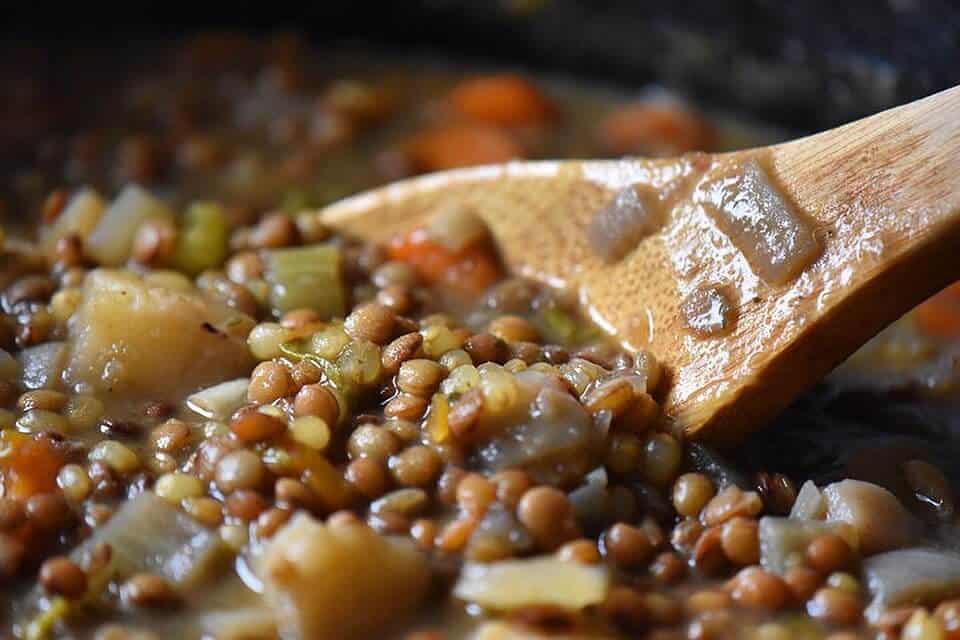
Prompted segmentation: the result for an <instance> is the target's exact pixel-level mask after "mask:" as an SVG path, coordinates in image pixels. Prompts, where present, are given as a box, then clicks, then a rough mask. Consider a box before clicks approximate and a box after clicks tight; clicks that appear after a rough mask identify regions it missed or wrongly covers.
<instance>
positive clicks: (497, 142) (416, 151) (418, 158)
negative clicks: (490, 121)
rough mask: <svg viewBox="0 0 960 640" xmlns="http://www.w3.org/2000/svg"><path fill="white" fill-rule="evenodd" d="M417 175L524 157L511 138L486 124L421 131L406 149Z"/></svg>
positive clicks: (518, 146)
mask: <svg viewBox="0 0 960 640" xmlns="http://www.w3.org/2000/svg"><path fill="white" fill-rule="evenodd" d="M405 150H406V154H407V157H408V159H409V161H410V164H411V166H412V167H413V169H414V170H415V171H417V172H428V171H443V170H444V169H454V168H457V167H468V166H473V165H481V164H495V163H498V162H506V161H508V160H512V159H514V158H520V157H523V149H521V148H520V145H518V144H517V143H516V142H514V141H513V139H512V138H511V137H510V136H509V135H507V134H506V133H504V132H503V131H501V130H499V129H497V128H496V127H491V126H487V125H450V126H444V127H439V128H436V129H428V130H426V131H421V132H420V133H418V134H417V135H415V136H414V137H413V138H412V139H411V140H410V141H409V142H408V143H407V145H406V147H405Z"/></svg>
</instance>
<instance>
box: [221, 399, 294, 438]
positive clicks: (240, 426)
mask: <svg viewBox="0 0 960 640" xmlns="http://www.w3.org/2000/svg"><path fill="white" fill-rule="evenodd" d="M286 429H287V425H286V424H285V423H284V422H283V420H280V419H279V418H277V417H275V416H272V415H268V414H266V413H263V412H261V411H258V410H257V409H256V407H247V408H244V409H240V410H239V411H237V413H235V414H234V415H233V418H232V419H231V420H230V431H232V432H233V433H234V435H235V436H237V438H239V439H240V440H242V441H243V442H260V441H262V440H268V439H269V438H272V437H274V436H277V435H279V434H281V433H283V432H284V431H286Z"/></svg>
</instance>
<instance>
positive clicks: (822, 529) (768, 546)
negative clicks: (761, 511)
mask: <svg viewBox="0 0 960 640" xmlns="http://www.w3.org/2000/svg"><path fill="white" fill-rule="evenodd" d="M825 533H834V534H836V535H838V536H841V537H842V538H843V539H844V540H846V541H847V543H848V544H849V545H850V547H851V548H853V549H856V548H857V547H858V540H857V535H856V532H855V531H854V530H853V528H852V527H850V526H849V525H847V524H845V523H843V522H821V521H819V520H795V519H792V518H775V517H772V516H766V517H764V518H760V524H759V528H758V531H757V535H758V537H759V539H760V564H761V565H763V568H764V569H766V570H767V571H772V572H773V573H777V574H783V573H784V572H786V570H787V569H789V568H790V566H791V564H792V561H793V559H794V558H793V557H794V556H795V555H796V554H801V555H802V554H803V553H804V552H805V551H806V548H807V545H808V544H810V541H811V540H813V539H814V538H816V537H817V536H819V535H822V534H825Z"/></svg>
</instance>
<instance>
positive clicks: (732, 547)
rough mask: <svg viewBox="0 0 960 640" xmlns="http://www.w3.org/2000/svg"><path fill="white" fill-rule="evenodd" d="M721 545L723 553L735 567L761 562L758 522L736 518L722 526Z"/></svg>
mask: <svg viewBox="0 0 960 640" xmlns="http://www.w3.org/2000/svg"><path fill="white" fill-rule="evenodd" d="M720 543H721V546H722V547H723V553H724V554H725V555H726V556H727V559H728V560H730V562H732V563H733V564H735V565H739V566H745V565H751V564H756V563H757V562H759V561H760V542H759V539H758V537H757V521H756V520H753V519H751V518H743V517H736V518H733V519H732V520H728V521H727V522H725V523H724V524H723V525H722V529H721V534H720Z"/></svg>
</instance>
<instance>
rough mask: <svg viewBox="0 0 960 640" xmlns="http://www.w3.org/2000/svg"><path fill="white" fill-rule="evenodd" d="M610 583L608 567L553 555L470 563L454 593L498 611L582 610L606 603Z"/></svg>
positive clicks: (462, 598)
mask: <svg viewBox="0 0 960 640" xmlns="http://www.w3.org/2000/svg"><path fill="white" fill-rule="evenodd" d="M609 583H610V576H609V574H608V573H607V570H606V569H605V568H604V567H601V566H587V565H583V564H578V563H575V562H567V561H565V560H561V559H559V558H556V557H552V556H551V557H536V558H527V559H524V560H503V561H500V562H494V563H492V564H468V565H466V566H465V567H464V568H463V571H462V572H461V573H460V580H459V581H458V582H457V586H456V587H454V590H453V593H454V595H456V596H457V597H458V598H460V599H461V600H466V601H467V602H472V603H475V604H478V605H480V606H481V607H484V608H486V609H491V610H494V611H511V610H516V609H521V608H523V607H527V606H535V605H553V606H556V607H562V608H565V609H582V608H583V607H588V606H590V605H594V604H598V603H600V602H602V601H603V599H604V597H606V595H607V589H608V588H609Z"/></svg>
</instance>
